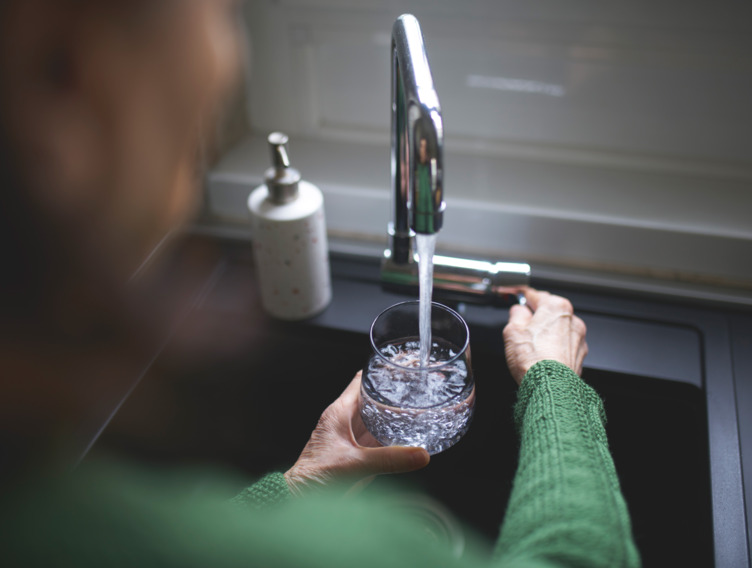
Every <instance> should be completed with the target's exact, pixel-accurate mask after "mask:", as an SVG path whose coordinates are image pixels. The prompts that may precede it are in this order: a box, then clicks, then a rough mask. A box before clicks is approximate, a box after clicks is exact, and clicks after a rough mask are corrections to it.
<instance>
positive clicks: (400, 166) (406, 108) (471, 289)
mask: <svg viewBox="0 0 752 568" xmlns="http://www.w3.org/2000/svg"><path fill="white" fill-rule="evenodd" d="M443 156H444V124H443V121H442V118H441V107H440V106H439V97H438V96H437V95H436V89H434V86H433V78H432V77H431V69H430V68H429V66H428V58H427V57H426V49H425V46H424V45H423V34H422V33H421V31H420V25H419V24H418V20H416V19H415V17H414V16H411V15H409V14H404V15H402V16H400V17H399V18H398V19H397V21H396V22H395V23H394V27H393V28H392V222H391V223H390V224H389V246H388V247H387V249H386V250H385V251H384V259H383V262H382V265H381V278H382V282H383V284H384V286H385V287H387V288H390V289H394V290H396V291H407V290H410V291H413V290H414V289H415V288H417V286H418V270H417V263H416V255H415V253H414V251H413V243H412V241H413V239H412V237H413V236H414V234H415V233H423V234H434V233H437V232H438V231H439V229H441V225H442V223H443V220H444V209H445V204H444V160H443ZM433 266H434V272H433V274H434V287H433V289H434V292H435V293H436V295H437V296H441V297H447V298H449V297H451V298H453V299H456V300H461V301H478V302H481V303H492V304H502V305H508V304H509V303H513V302H516V301H517V300H518V297H519V293H520V291H521V289H522V287H523V286H525V285H526V284H527V282H528V279H529V277H530V266H529V265H528V264H526V263H509V262H505V263H501V262H497V263H495V264H494V263H490V262H481V261H473V260H468V259H462V258H452V257H444V256H437V255H434V257H433Z"/></svg>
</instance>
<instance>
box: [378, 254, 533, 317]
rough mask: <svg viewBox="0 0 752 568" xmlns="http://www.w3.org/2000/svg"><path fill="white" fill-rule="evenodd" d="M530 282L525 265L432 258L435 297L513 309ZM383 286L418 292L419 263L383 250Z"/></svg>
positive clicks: (528, 267) (520, 263) (414, 256)
mask: <svg viewBox="0 0 752 568" xmlns="http://www.w3.org/2000/svg"><path fill="white" fill-rule="evenodd" d="M529 282H530V265H529V264H527V263H523V262H496V263H492V262H486V261H482V260H471V259H465V258H457V257H451V256H441V255H435V256H434V257H433V290H434V297H436V298H439V299H447V300H454V301H461V302H471V303H477V304H487V305H494V306H510V305H512V304H517V303H520V298H523V299H524V296H522V290H523V289H524V288H525V287H526V286H527V285H528V284H529ZM381 283H382V286H383V287H384V288H385V289H387V290H392V291H395V292H403V293H404V292H406V293H410V294H415V293H417V290H418V262H417V256H416V255H413V256H412V258H410V259H409V261H408V262H397V260H396V259H395V258H393V255H392V251H391V250H390V249H387V250H385V251H384V258H383V259H382V262H381Z"/></svg>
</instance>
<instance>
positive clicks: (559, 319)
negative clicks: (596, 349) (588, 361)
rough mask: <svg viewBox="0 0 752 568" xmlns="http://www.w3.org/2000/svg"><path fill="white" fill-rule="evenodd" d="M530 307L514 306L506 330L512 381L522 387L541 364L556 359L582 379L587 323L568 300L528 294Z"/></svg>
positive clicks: (526, 294) (510, 311)
mask: <svg viewBox="0 0 752 568" xmlns="http://www.w3.org/2000/svg"><path fill="white" fill-rule="evenodd" d="M525 299H526V300H527V306H522V305H517V306H512V308H511V309H510V310H509V323H507V325H506V327H505V328H504V350H505V352H506V357H507V364H508V365H509V370H510V371H511V373H512V378H514V380H515V381H516V382H517V384H518V385H519V384H520V383H521V382H522V378H523V377H524V376H525V373H527V371H528V369H530V367H532V366H533V365H534V364H535V363H537V362H538V361H543V360H546V359H553V360H554V361H558V362H560V363H563V364H565V365H566V366H567V367H569V368H570V369H572V370H573V371H574V372H575V373H577V374H578V375H580V374H582V362H583V361H584V359H585V355H587V352H588V346H587V342H586V341H585V333H586V331H587V330H586V328H585V323H584V322H583V321H582V320H581V319H580V318H578V317H577V316H575V315H574V310H573V308H572V304H571V303H570V302H569V300H567V299H566V298H562V297H561V296H554V295H552V294H549V293H548V292H539V291H538V290H533V289H532V288H528V289H526V290H525Z"/></svg>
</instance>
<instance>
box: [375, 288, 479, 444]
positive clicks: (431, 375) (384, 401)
mask: <svg viewBox="0 0 752 568" xmlns="http://www.w3.org/2000/svg"><path fill="white" fill-rule="evenodd" d="M419 311H420V310H419V302H418V301H410V302H403V303H400V304H395V305H393V306H391V307H389V308H387V309H386V310H384V311H383V312H381V313H380V314H379V315H378V316H377V317H376V319H375V320H374V322H373V325H372V326H371V334H370V335H371V346H372V348H373V354H372V355H371V358H370V359H369V360H368V364H367V365H366V368H365V369H364V371H363V379H362V384H361V389H360V415H361V417H362V418H363V422H364V424H365V426H366V428H367V429H368V431H369V432H370V433H371V434H372V435H373V436H374V437H375V438H376V439H377V440H378V441H379V442H381V443H382V444H384V445H387V446H394V445H401V446H421V447H423V448H425V449H426V450H427V451H428V453H429V454H437V453H439V452H441V451H444V450H446V449H447V448H449V447H451V446H453V445H454V444H455V443H457V441H458V440H459V439H460V438H462V436H463V435H464V434H465V433H466V432H467V430H468V428H469V426H470V421H471V419H472V416H473V409H474V406H475V383H474V381H473V373H472V369H471V366H470V332H469V330H468V328H467V324H466V323H465V320H463V319H462V317H461V316H460V315H459V314H458V313H457V312H455V311H454V310H452V309H450V308H448V307H446V306H443V305H441V304H438V303H436V302H433V303H432V304H431V335H432V345H431V353H430V359H429V362H428V365H427V366H424V367H421V365H420V335H419V331H418V330H419Z"/></svg>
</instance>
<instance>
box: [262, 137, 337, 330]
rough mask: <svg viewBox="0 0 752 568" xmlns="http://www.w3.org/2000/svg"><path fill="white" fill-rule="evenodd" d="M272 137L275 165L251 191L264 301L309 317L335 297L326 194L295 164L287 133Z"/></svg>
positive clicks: (283, 314)
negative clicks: (292, 162) (289, 153)
mask: <svg viewBox="0 0 752 568" xmlns="http://www.w3.org/2000/svg"><path fill="white" fill-rule="evenodd" d="M268 140H269V146H270V149H271V154H272V167H271V168H269V169H268V170H267V171H266V174H265V180H266V183H264V184H262V185H260V186H258V187H257V188H256V189H254V190H253V191H252V192H251V194H250V196H249V197H248V209H249V210H250V213H251V226H252V231H253V253H254V254H253V256H254V263H255V267H256V275H257V281H258V283H259V287H260V289H261V302H262V304H263V306H264V309H265V310H266V311H267V312H268V313H269V314H271V315H272V316H274V317H277V318H280V319H285V320H297V319H304V318H308V317H311V316H313V315H315V314H317V313H319V312H321V311H322V310H323V309H324V308H326V306H327V305H328V304H329V302H330V301H331V298H332V285H331V276H330V270H329V251H328V246H327V239H326V220H325V217H324V196H323V195H322V194H321V190H320V189H319V188H317V187H316V186H315V185H313V184H311V183H308V182H306V181H303V180H301V179H300V172H298V171H297V170H296V169H294V168H292V167H290V160H289V158H288V156H287V140H288V138H287V136H286V135H285V134H282V133H281V132H273V133H271V134H270V135H269V138H268Z"/></svg>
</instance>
